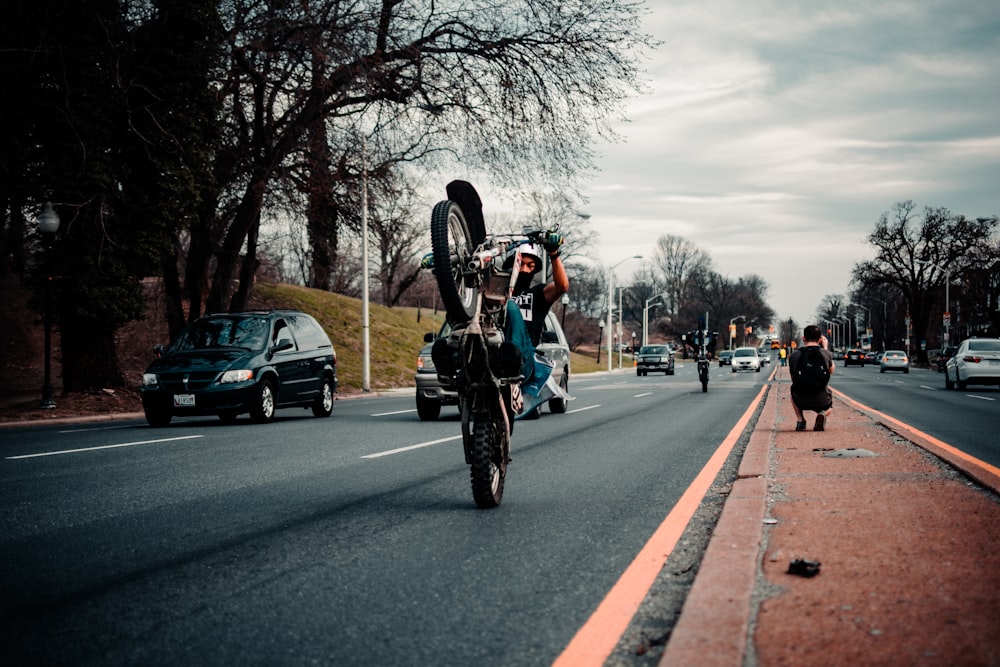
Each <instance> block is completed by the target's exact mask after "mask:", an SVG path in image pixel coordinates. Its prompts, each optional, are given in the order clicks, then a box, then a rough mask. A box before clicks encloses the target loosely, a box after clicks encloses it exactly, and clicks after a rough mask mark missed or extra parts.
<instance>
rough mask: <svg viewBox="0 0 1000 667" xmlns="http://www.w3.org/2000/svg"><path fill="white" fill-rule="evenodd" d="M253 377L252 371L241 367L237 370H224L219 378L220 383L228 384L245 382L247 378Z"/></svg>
mask: <svg viewBox="0 0 1000 667" xmlns="http://www.w3.org/2000/svg"><path fill="white" fill-rule="evenodd" d="M252 379H253V371H251V370H247V369H241V370H238V371H226V372H225V373H223V374H222V377H220V378H219V383H220V384H229V383H232V382H246V381H247V380H252Z"/></svg>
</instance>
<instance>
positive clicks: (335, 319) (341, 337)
mask: <svg viewBox="0 0 1000 667" xmlns="http://www.w3.org/2000/svg"><path fill="white" fill-rule="evenodd" d="M251 303H252V305H253V307H255V308H292V309H295V310H301V311H303V312H306V313H309V314H310V315H312V316H313V317H315V318H316V320H317V321H318V322H319V323H320V324H321V325H322V326H323V328H324V329H326V332H327V334H328V335H329V336H330V340H331V341H333V345H334V348H335V349H336V350H337V375H338V377H339V379H340V387H341V391H342V392H344V393H351V392H354V391H359V390H360V389H361V373H362V369H361V365H362V355H363V351H364V350H363V343H362V333H361V301H360V299H352V298H349V297H345V296H342V295H340V294H332V293H330V292H323V291H321V290H315V289H310V288H307V287H298V286H295V285H272V284H262V283H258V284H256V285H254V289H253V296H252V297H251ZM417 317H418V311H417V309H416V308H386V307H385V306H380V305H378V304H374V303H373V304H370V308H369V327H370V328H369V334H368V336H369V345H370V349H371V369H370V372H371V389H372V390H375V391H378V390H383V389H391V388H395V387H412V386H413V385H414V380H413V374H414V372H415V370H416V361H417V352H419V351H420V348H421V347H423V345H424V342H423V338H424V334H425V333H427V332H429V331H437V330H438V329H440V328H441V324H442V323H443V322H444V313H443V312H438V313H434V312H433V311H432V310H428V309H426V308H424V309H421V310H420V312H419V317H420V321H419V322H418V321H417ZM571 363H572V365H573V373H574V374H579V373H587V372H592V371H595V370H600V367H599V366H598V365H597V364H596V363H595V362H594V360H593V359H590V358H586V357H583V356H581V355H577V354H574V355H573V356H572V361H571Z"/></svg>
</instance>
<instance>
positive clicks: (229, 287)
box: [205, 167, 268, 313]
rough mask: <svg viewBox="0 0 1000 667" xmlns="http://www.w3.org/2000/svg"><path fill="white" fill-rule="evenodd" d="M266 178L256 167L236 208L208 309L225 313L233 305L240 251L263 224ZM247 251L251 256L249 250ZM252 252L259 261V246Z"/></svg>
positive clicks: (223, 243) (216, 271)
mask: <svg viewBox="0 0 1000 667" xmlns="http://www.w3.org/2000/svg"><path fill="white" fill-rule="evenodd" d="M267 180H268V177H267V175H266V173H265V170H264V169H263V168H261V167H257V168H255V169H254V173H253V174H252V175H251V180H250V184H249V185H248V186H247V191H246V192H245V193H244V195H243V199H242V200H241V201H240V204H239V206H237V207H236V215H235V216H234V217H233V222H232V224H231V225H230V226H229V231H228V232H227V233H226V238H225V240H224V241H223V242H222V247H221V248H220V249H219V252H218V255H217V259H218V261H217V262H216V264H215V274H214V276H213V278H212V287H211V290H210V291H209V293H208V301H207V302H206V303H205V310H206V312H210V313H218V312H222V311H223V309H225V308H226V306H227V304H229V305H231V299H232V296H233V294H234V293H235V292H236V286H235V285H234V283H235V282H236V272H237V266H236V265H237V262H239V259H240V250H241V249H242V248H243V242H244V241H245V240H246V239H247V238H248V236H249V234H250V232H251V230H252V229H254V228H255V227H256V226H259V225H260V212H261V209H262V207H263V202H264V190H265V189H266V187H267ZM247 254H248V255H249V253H247ZM253 254H254V257H253V258H252V259H253V261H256V259H257V258H256V246H255V247H254V253H253ZM247 289H249V287H248V288H247Z"/></svg>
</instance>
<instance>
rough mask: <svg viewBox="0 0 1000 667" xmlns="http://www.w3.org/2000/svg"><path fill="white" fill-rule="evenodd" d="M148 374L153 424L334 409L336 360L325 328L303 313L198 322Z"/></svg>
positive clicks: (146, 405) (146, 394) (145, 394)
mask: <svg viewBox="0 0 1000 667" xmlns="http://www.w3.org/2000/svg"><path fill="white" fill-rule="evenodd" d="M157 352H158V353H159V354H160V357H159V358H158V359H156V360H155V361H153V363H152V364H150V365H149V368H147V369H146V372H145V373H143V376H142V408H143V410H144V411H145V413H146V421H147V422H148V423H149V425H150V426H167V425H168V424H170V420H171V419H172V418H173V417H175V416H186V415H218V416H219V418H220V419H222V420H223V421H233V420H235V419H236V418H237V416H239V415H240V414H243V413H247V412H249V413H250V418H251V419H252V420H253V421H255V422H259V423H265V422H269V421H271V420H272V419H273V418H274V411H275V409H276V408H284V407H294V406H300V407H304V408H309V409H312V412H313V415H315V416H317V417H329V416H330V414H331V413H332V412H333V400H334V393H335V392H336V391H337V355H336V352H334V349H333V344H332V343H331V342H330V339H329V337H327V335H326V332H325V331H323V327H321V326H320V325H319V323H318V322H317V321H316V320H315V319H313V318H312V317H311V316H309V315H306V314H305V313H300V312H298V311H292V310H272V311H259V312H245V313H227V314H222V315H209V316H206V317H202V318H199V319H197V320H195V321H194V322H192V323H191V324H189V325H188V326H186V327H185V328H184V330H183V331H181V333H180V334H179V335H178V336H177V338H176V339H175V340H174V341H173V342H171V343H170V345H169V346H168V347H167V348H163V347H161V346H157Z"/></svg>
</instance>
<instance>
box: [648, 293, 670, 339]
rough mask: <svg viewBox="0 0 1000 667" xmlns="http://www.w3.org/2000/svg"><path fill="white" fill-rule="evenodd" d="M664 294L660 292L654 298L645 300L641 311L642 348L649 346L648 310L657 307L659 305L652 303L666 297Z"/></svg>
mask: <svg viewBox="0 0 1000 667" xmlns="http://www.w3.org/2000/svg"><path fill="white" fill-rule="evenodd" d="M666 295H667V293H666V292H660V293H659V294H657V295H655V296H651V297H649V298H648V299H646V305H645V307H644V308H643V309H642V344H643V346H646V345H649V309H650V307H652V306H657V305H659V304H656V303H653V301H655V300H656V299H659V298H660V297H662V296H666Z"/></svg>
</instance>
